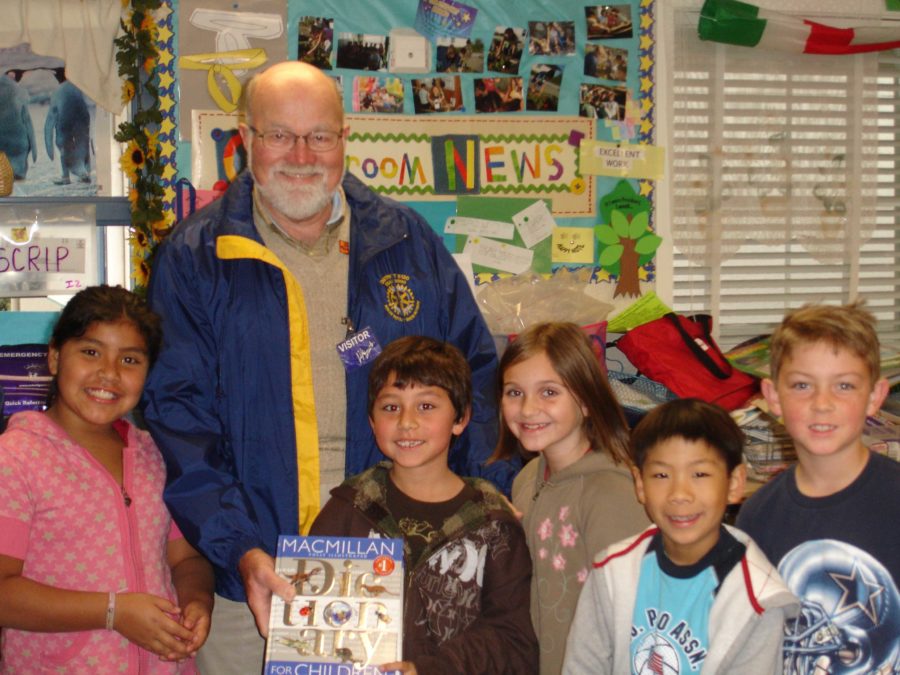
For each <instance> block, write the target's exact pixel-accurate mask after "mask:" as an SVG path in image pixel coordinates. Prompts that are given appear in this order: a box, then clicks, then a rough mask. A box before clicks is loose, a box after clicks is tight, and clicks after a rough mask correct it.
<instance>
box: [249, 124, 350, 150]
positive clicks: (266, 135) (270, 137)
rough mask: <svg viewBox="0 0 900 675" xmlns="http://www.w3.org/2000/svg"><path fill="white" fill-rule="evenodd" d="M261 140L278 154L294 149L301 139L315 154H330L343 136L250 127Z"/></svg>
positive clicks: (321, 132) (338, 133)
mask: <svg viewBox="0 0 900 675" xmlns="http://www.w3.org/2000/svg"><path fill="white" fill-rule="evenodd" d="M250 131H252V132H253V133H254V134H256V136H257V137H258V138H259V140H260V142H261V143H262V144H263V145H264V146H265V147H266V148H268V149H269V150H275V151H277V152H287V151H289V150H292V149H293V148H294V145H296V144H297V141H298V140H299V139H301V138H302V139H303V142H304V143H306V147H307V148H309V149H310V150H312V151H313V152H328V151H329V150H334V149H335V148H336V147H337V144H338V141H339V140H340V138H341V136H342V135H343V134H341V133H340V132H337V131H310V132H309V133H308V134H303V135H301V134H295V133H291V132H290V131H283V130H281V129H276V130H275V131H259V129H255V128H254V127H250Z"/></svg>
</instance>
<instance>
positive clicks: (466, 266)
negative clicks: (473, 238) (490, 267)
mask: <svg viewBox="0 0 900 675" xmlns="http://www.w3.org/2000/svg"><path fill="white" fill-rule="evenodd" d="M450 255H451V256H453V259H454V260H455V261H456V266H457V267H459V269H460V270H461V271H462V273H463V276H464V277H465V278H466V281H468V282H469V289H471V291H472V296H473V297H474V296H475V293H476V290H475V270H474V269H472V256H470V255H469V254H468V253H451V254H450Z"/></svg>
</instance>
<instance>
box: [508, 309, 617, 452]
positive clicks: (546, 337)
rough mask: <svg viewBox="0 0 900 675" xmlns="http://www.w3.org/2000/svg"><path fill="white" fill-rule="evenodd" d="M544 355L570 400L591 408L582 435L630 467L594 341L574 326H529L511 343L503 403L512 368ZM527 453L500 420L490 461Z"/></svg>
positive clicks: (614, 399) (615, 409)
mask: <svg viewBox="0 0 900 675" xmlns="http://www.w3.org/2000/svg"><path fill="white" fill-rule="evenodd" d="M541 353H543V354H546V355H547V358H548V359H550V363H551V364H552V365H553V369H554V370H555V371H556V373H557V374H558V375H559V377H560V379H562V381H563V384H565V385H566V387H567V388H568V389H569V391H570V392H572V395H573V396H575V398H576V399H577V400H578V402H579V403H581V404H582V405H583V406H584V407H585V408H587V411H588V414H587V415H585V418H584V433H585V435H586V436H587V438H588V440H589V441H590V444H591V449H592V450H594V451H595V452H606V453H608V454H609V456H610V457H612V459H613V461H614V462H616V463H617V464H619V463H624V464H627V463H628V423H627V422H626V421H625V413H624V412H622V408H621V407H620V406H619V403H618V401H616V397H615V395H614V394H613V393H612V389H610V387H609V383H608V381H607V379H606V376H605V375H604V373H603V371H602V370H601V368H600V364H599V363H598V362H597V357H596V356H595V355H594V352H593V351H592V350H591V343H590V339H589V338H588V337H587V335H585V334H584V333H583V332H582V330H581V329H580V328H579V327H578V326H576V325H575V324H574V323H567V322H549V323H539V324H535V325H533V326H530V327H528V328H527V329H526V330H525V331H523V332H522V333H521V334H520V335H519V336H518V337H517V338H516V339H515V340H514V341H512V342H511V343H510V344H509V346H508V347H507V348H506V351H505V352H504V353H503V357H502V358H501V359H500V368H499V369H498V379H499V382H498V387H497V391H498V396H499V397H500V401H501V403H502V398H503V375H504V373H505V372H506V371H507V369H509V368H510V367H511V366H513V365H515V364H517V363H519V362H521V361H524V360H525V359H529V358H531V357H532V356H536V355H537V354H541ZM517 454H530V453H525V452H524V450H523V449H522V448H521V446H520V445H519V441H518V439H517V438H516V437H515V436H514V435H513V433H512V432H511V431H510V430H509V426H508V425H507V424H506V421H505V420H503V419H502V418H501V420H500V438H499V440H498V442H497V448H496V449H495V450H494V454H493V455H491V459H490V461H495V460H501V459H509V458H510V457H513V456H514V455H517Z"/></svg>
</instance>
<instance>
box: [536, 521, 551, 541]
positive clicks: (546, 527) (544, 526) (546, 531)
mask: <svg viewBox="0 0 900 675" xmlns="http://www.w3.org/2000/svg"><path fill="white" fill-rule="evenodd" d="M537 533H538V536H539V537H540V538H541V541H547V540H548V539H549V538H550V537H552V536H553V523H551V522H550V519H549V518H544V521H543V522H542V523H541V524H540V525H538V530H537Z"/></svg>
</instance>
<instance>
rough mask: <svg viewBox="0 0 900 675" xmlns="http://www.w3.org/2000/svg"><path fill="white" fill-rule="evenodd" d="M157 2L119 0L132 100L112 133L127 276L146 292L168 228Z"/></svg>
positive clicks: (121, 46)
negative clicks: (127, 227)
mask: <svg viewBox="0 0 900 675" xmlns="http://www.w3.org/2000/svg"><path fill="white" fill-rule="evenodd" d="M161 6H162V0H122V10H123V11H122V20H121V22H120V26H121V29H122V31H121V34H120V36H119V37H118V38H116V40H115V45H116V63H117V64H118V72H119V76H120V77H121V78H122V81H123V85H122V101H123V102H126V103H128V102H130V103H131V106H132V115H131V120H130V121H127V122H123V123H122V124H120V125H119V128H118V130H117V131H116V134H115V139H116V140H117V141H118V142H119V143H124V144H125V149H124V151H123V153H122V157H121V158H120V159H119V165H120V166H121V167H122V171H123V172H124V174H125V176H126V177H127V179H128V201H129V203H130V204H131V237H130V240H131V245H132V258H131V263H132V264H131V267H132V275H131V276H132V280H133V281H134V287H135V291H137V292H138V293H144V292H146V289H147V281H148V279H149V277H150V268H151V264H152V261H153V254H154V252H155V250H156V245H157V244H158V243H159V242H160V241H161V240H162V238H163V237H164V236H165V235H166V234H167V233H168V229H167V228H166V227H165V220H164V217H163V194H164V193H163V187H162V180H161V179H162V173H163V165H162V163H161V161H160V157H159V127H160V123H161V122H162V114H161V113H160V106H159V88H158V86H157V83H156V76H155V70H154V68H155V64H156V62H157V58H158V56H159V52H158V50H157V48H156V41H157V38H158V36H159V26H158V25H157V22H156V19H155V12H156V10H158V9H159V8H160V7H161Z"/></svg>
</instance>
